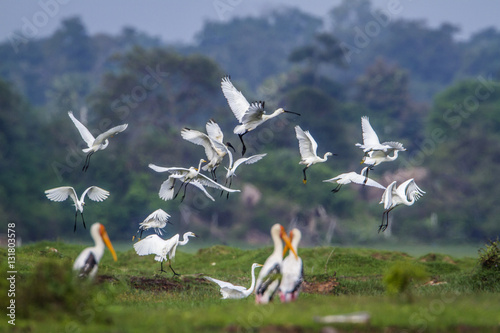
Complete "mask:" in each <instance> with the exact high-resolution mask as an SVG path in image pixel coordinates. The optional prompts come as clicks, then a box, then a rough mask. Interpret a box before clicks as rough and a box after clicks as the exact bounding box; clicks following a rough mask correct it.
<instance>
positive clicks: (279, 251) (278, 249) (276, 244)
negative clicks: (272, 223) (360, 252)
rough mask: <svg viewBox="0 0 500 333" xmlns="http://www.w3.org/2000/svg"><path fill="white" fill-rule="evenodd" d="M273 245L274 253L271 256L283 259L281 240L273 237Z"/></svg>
mask: <svg viewBox="0 0 500 333" xmlns="http://www.w3.org/2000/svg"><path fill="white" fill-rule="evenodd" d="M273 243H274V251H273V255H275V256H278V255H279V256H280V257H281V258H283V243H282V242H281V238H280V237H279V236H278V237H273Z"/></svg>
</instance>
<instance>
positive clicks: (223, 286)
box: [204, 263, 262, 299]
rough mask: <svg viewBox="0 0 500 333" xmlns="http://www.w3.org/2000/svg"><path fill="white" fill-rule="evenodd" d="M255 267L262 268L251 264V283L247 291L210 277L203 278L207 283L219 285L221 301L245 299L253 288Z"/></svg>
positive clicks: (241, 287)
mask: <svg viewBox="0 0 500 333" xmlns="http://www.w3.org/2000/svg"><path fill="white" fill-rule="evenodd" d="M257 267H262V265H261V264H257V263H254V264H252V269H251V271H252V283H251V284H250V288H248V289H247V288H245V287H243V286H235V285H234V284H232V283H229V282H225V281H221V280H217V279H214V278H212V277H210V276H205V277H204V278H205V279H207V280H209V281H212V282H215V283H217V284H218V285H219V287H220V293H221V295H222V299H228V298H232V299H239V298H246V297H248V296H250V294H251V293H252V292H253V290H254V288H255V269H256V268H257Z"/></svg>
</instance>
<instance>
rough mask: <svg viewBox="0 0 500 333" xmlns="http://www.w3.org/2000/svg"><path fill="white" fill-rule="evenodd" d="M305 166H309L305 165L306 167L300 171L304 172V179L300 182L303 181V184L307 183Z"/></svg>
mask: <svg viewBox="0 0 500 333" xmlns="http://www.w3.org/2000/svg"><path fill="white" fill-rule="evenodd" d="M307 168H309V167H308V166H306V167H305V168H304V170H302V172H303V173H304V180H302V182H303V183H304V184H305V183H307V177H306V170H307Z"/></svg>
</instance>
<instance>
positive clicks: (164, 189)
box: [158, 176, 176, 201]
mask: <svg viewBox="0 0 500 333" xmlns="http://www.w3.org/2000/svg"><path fill="white" fill-rule="evenodd" d="M175 179H176V178H175V177H172V176H170V177H168V179H167V180H165V181H164V182H163V183H162V184H161V186H160V191H159V192H158V195H159V196H160V198H161V199H163V200H165V201H167V200H172V198H173V197H174V191H175V189H174V184H175Z"/></svg>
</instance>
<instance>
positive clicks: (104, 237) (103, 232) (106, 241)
mask: <svg viewBox="0 0 500 333" xmlns="http://www.w3.org/2000/svg"><path fill="white" fill-rule="evenodd" d="M100 234H101V237H102V240H103V241H104V244H106V246H107V247H108V249H109V252H111V255H112V256H113V259H114V260H115V261H117V260H118V258H117V257H116V252H115V249H114V248H113V245H112V244H111V241H110V240H109V236H108V233H107V232H106V229H105V228H104V226H103V225H101V230H100Z"/></svg>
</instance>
